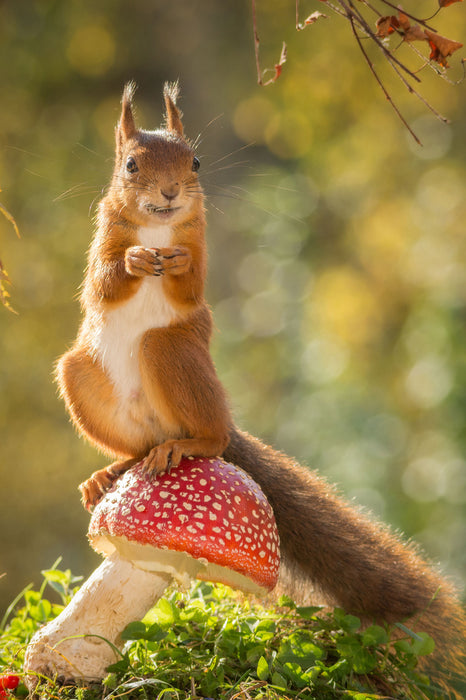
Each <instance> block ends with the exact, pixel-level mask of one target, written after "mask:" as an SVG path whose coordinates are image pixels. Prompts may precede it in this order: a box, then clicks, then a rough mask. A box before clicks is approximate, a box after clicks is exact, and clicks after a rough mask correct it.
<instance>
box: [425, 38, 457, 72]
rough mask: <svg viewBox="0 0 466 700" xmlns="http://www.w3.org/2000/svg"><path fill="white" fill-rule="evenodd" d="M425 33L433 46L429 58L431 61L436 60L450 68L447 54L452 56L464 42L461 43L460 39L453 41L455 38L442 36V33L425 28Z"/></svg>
mask: <svg viewBox="0 0 466 700" xmlns="http://www.w3.org/2000/svg"><path fill="white" fill-rule="evenodd" d="M424 33H425V35H426V37H427V40H428V42H429V46H430V48H431V52H430V56H429V59H430V60H431V61H436V62H437V63H439V64H440V65H441V66H443V67H444V68H448V61H447V56H451V55H452V53H454V52H455V51H457V50H458V49H461V47H462V46H463V44H460V42H459V41H453V39H447V38H446V37H444V36H440V34H436V33H435V32H431V31H430V30H429V29H425V30H424Z"/></svg>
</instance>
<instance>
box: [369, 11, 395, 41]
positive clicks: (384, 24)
mask: <svg viewBox="0 0 466 700" xmlns="http://www.w3.org/2000/svg"><path fill="white" fill-rule="evenodd" d="M375 26H376V28H377V31H376V35H377V36H379V37H380V38H382V39H384V38H385V37H386V36H390V34H393V32H394V31H396V29H398V27H399V23H398V20H397V18H396V17H395V15H387V16H386V17H379V19H378V20H377V22H376V23H375Z"/></svg>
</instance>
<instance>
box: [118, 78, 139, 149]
mask: <svg viewBox="0 0 466 700" xmlns="http://www.w3.org/2000/svg"><path fill="white" fill-rule="evenodd" d="M135 92H136V83H135V82H134V81H133V80H131V81H130V82H129V83H126V85H125V88H124V90H123V97H122V98H121V117H120V121H119V123H118V126H117V133H118V135H119V137H120V139H121V140H122V141H125V140H127V139H129V138H130V137H131V136H133V134H134V133H135V132H136V124H135V123H134V116H133V96H134V93H135Z"/></svg>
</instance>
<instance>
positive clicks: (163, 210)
mask: <svg viewBox="0 0 466 700" xmlns="http://www.w3.org/2000/svg"><path fill="white" fill-rule="evenodd" d="M180 208H181V207H157V206H155V204H146V209H147V211H148V212H149V214H159V215H160V216H166V217H169V216H171V215H172V214H174V213H175V212H176V211H178V210H179V209H180Z"/></svg>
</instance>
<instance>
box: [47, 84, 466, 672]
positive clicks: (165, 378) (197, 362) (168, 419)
mask: <svg viewBox="0 0 466 700" xmlns="http://www.w3.org/2000/svg"><path fill="white" fill-rule="evenodd" d="M133 92H134V86H133V85H129V86H127V87H126V88H125V92H124V94H123V101H122V102H123V105H122V114H121V118H120V122H119V125H118V127H117V132H116V161H115V172H114V176H113V179H112V184H111V187H110V190H109V193H108V194H107V195H106V197H104V199H103V200H102V202H101V205H100V208H99V215H98V226H97V232H96V235H95V238H94V241H93V243H92V246H91V250H90V255H89V267H88V270H87V274H86V279H85V282H84V288H83V294H82V305H83V310H84V320H83V323H82V326H81V329H80V332H79V335H78V338H77V340H76V342H75V344H74V346H73V347H72V348H71V350H70V351H69V352H67V353H66V354H65V355H64V356H63V357H62V358H61V359H60V361H59V363H58V371H57V378H58V382H59V385H60V389H61V393H62V395H63V398H64V400H65V403H66V405H67V407H68V410H69V411H70V414H71V417H72V419H73V421H74V422H75V424H76V426H77V428H78V430H79V431H80V432H82V433H83V434H84V435H85V436H86V437H87V438H88V439H89V440H90V441H91V442H93V443H94V444H96V445H97V446H98V447H99V448H100V449H102V450H103V451H104V452H106V453H108V454H111V455H113V456H115V457H118V458H120V460H121V459H122V458H126V461H123V462H121V461H117V462H115V463H114V464H112V465H110V467H107V468H105V469H102V470H100V471H99V472H96V473H94V474H93V475H92V477H91V478H90V479H88V480H87V482H85V483H84V484H83V485H82V487H81V488H82V493H83V501H84V503H85V505H86V506H91V505H92V504H95V503H96V502H97V501H98V500H99V499H100V498H101V496H102V494H103V493H104V492H105V490H107V489H108V488H109V487H110V485H111V483H112V482H113V481H114V480H115V479H116V478H118V476H119V475H120V474H121V473H123V472H124V471H125V470H126V469H128V468H130V467H131V466H133V465H134V464H135V463H136V462H137V461H139V460H141V459H143V458H144V459H145V460H146V466H147V469H148V470H150V471H157V472H158V471H163V470H164V469H166V468H167V466H169V465H170V463H172V464H173V463H177V462H179V460H180V459H181V457H182V456H183V455H195V454H197V455H199V456H214V455H217V454H222V453H223V456H224V458H225V459H226V460H228V461H231V462H233V463H235V464H237V465H238V466H239V467H242V468H243V469H245V471H247V472H248V473H249V474H250V475H251V476H252V477H253V478H254V479H255V481H257V482H258V483H259V484H260V486H261V487H262V489H263V490H264V492H265V494H266V496H267V498H268V499H269V501H270V503H271V505H272V507H273V510H274V512H275V517H276V519H277V524H278V529H279V533H280V540H281V551H282V557H283V566H282V573H281V581H282V585H283V586H284V587H285V589H286V590H287V592H288V593H290V594H291V595H294V596H296V597H297V598H298V599H301V600H306V599H308V598H309V597H310V596H312V595H315V594H319V595H320V594H323V595H324V597H325V599H326V600H327V601H328V602H331V603H334V604H338V605H340V606H342V607H343V608H344V609H345V610H347V611H348V612H352V613H355V614H358V615H361V616H362V617H363V619H365V620H366V621H370V620H372V619H374V620H378V621H381V620H386V621H390V622H394V621H408V625H410V626H412V627H414V628H415V629H418V630H425V631H427V632H428V633H429V634H430V635H431V636H432V637H434V639H435V640H436V644H437V652H436V659H437V661H438V662H439V664H443V665H444V668H443V672H444V673H443V676H445V674H446V676H448V673H449V672H456V673H458V674H459V675H460V676H461V675H464V671H465V666H464V651H463V646H464V640H465V638H466V622H465V616H464V612H463V610H462V608H461V606H460V604H459V602H458V599H457V597H456V594H455V591H454V590H453V588H452V587H451V586H450V585H449V584H448V583H447V582H446V581H445V580H444V579H443V578H442V577H441V575H439V574H438V573H437V572H436V571H435V569H434V568H433V567H431V566H429V565H428V564H427V563H426V562H425V561H424V560H423V559H422V558H421V557H420V556H419V554H418V553H417V552H416V550H415V548H414V547H413V546H411V545H407V544H405V543H403V542H402V541H401V540H400V539H398V538H397V537H395V536H394V535H393V534H392V533H391V532H390V531H389V530H388V529H387V528H384V527H383V526H381V525H379V524H377V523H374V522H373V521H372V520H371V519H370V518H369V517H367V516H366V515H363V514H362V513H361V512H359V511H358V510H357V509H356V508H354V507H353V506H351V505H349V504H347V503H345V502H344V501H343V500H342V499H341V498H339V497H338V496H337V495H336V494H335V493H334V491H333V489H332V488H331V487H330V486H329V485H328V484H327V483H326V482H325V481H324V480H323V479H322V478H320V477H319V476H318V475H317V474H316V473H314V472H311V471H308V470H306V469H303V468H302V467H300V466H299V465H296V464H294V463H293V461H292V460H291V459H290V458H288V457H287V456H286V455H283V454H281V453H279V452H276V451H275V450H273V449H272V448H271V447H267V446H266V445H263V444H262V443H261V442H260V441H259V440H257V439H256V438H253V437H251V436H250V435H247V434H246V433H243V432H241V431H240V430H238V429H237V428H235V427H234V426H233V424H232V421H231V417H230V413H229V409H228V406H227V401H226V398H225V393H224V390H223V388H222V385H221V384H220V382H219V380H218V378H217V375H216V372H215V368H214V365H213V363H212V360H211V357H210V353H209V341H210V335H211V326H212V321H211V315H210V311H209V309H208V307H207V305H206V303H205V301H204V296H203V290H204V281H205V275H206V246H205V239H204V227H205V221H204V211H203V201H202V194H201V190H200V187H199V184H198V182H197V176H196V175H195V174H194V173H192V172H191V170H190V168H191V163H192V158H193V152H192V150H191V148H190V146H189V144H188V143H187V142H186V141H185V140H184V139H183V128H182V124H181V114H180V112H179V110H178V109H177V107H176V105H175V99H176V94H177V89H176V87H173V86H169V87H166V89H165V92H164V98H165V104H166V128H165V130H164V131H160V132H142V131H140V130H138V129H137V128H136V126H135V123H134V118H133V113H132V108H131V99H132V95H133ZM129 155H133V156H134V157H135V158H136V160H137V163H138V166H139V173H141V174H142V175H141V178H142V180H143V185H144V187H145V188H146V189H150V190H151V192H152V193H153V196H154V197H155V198H156V199H157V202H158V201H162V200H163V199H164V197H165V201H167V195H168V197H169V198H171V199H170V201H172V200H173V201H174V202H176V201H178V198H180V197H181V198H182V197H183V192H184V191H185V190H186V191H189V192H190V196H191V197H194V199H193V201H192V202H191V205H192V206H191V207H186V212H185V213H183V216H181V218H180V220H177V221H176V222H175V224H174V225H173V231H174V232H173V240H172V241H171V246H169V247H161V248H157V249H153V248H145V247H144V246H141V245H140V244H139V242H138V238H137V231H138V227H140V226H147V225H148V221H149V220H150V216H149V217H148V216H147V214H146V213H145V212H144V211H141V208H140V207H139V206H138V197H139V196H140V189H138V188H137V187H136V186H135V184H134V183H135V182H137V179H138V178H133V177H132V176H131V177H127V178H126V179H125V177H126V176H125V177H123V175H122V171H123V169H124V164H125V162H126V159H127V158H128V156H129ZM143 176H144V177H143ZM180 183H182V184H180ZM183 183H184V184H183ZM186 183H187V184H186ZM163 193H165V194H163ZM151 196H152V195H151ZM157 275H162V279H161V284H162V285H163V293H164V295H165V297H164V298H167V299H169V300H170V303H171V308H172V309H173V310H174V317H173V318H172V319H171V320H170V322H169V323H167V324H166V325H164V326H162V327H153V328H148V329H147V330H145V332H144V333H142V334H141V336H140V339H139V341H138V353H139V360H138V361H139V372H140V378H141V390H140V392H139V393H138V395H137V397H136V398H135V399H134V401H133V399H131V401H130V400H128V401H127V402H126V404H128V405H129V404H131V406H130V408H127V406H126V404H125V406H124V408H125V410H126V413H124V412H123V413H122V402H121V398H119V396H118V392H117V391H116V388H115V386H114V384H113V383H112V380H111V377H110V376H109V373H108V372H107V371H106V369H105V366H104V364H103V362H102V360H101V359H99V357H97V356H96V351H95V338H96V337H97V336H98V334H99V332H100V329H101V327H102V324H103V323H104V322H105V320H106V319H107V318H108V314H109V312H111V311H112V310H114V309H118V308H121V307H122V306H124V305H125V304H128V303H130V302H131V299H133V297H134V296H135V295H136V294H137V293H138V290H139V289H140V286H141V284H142V283H143V280H145V279H147V278H148V277H152V276H157ZM446 682H447V683H448V680H447V681H446Z"/></svg>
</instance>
